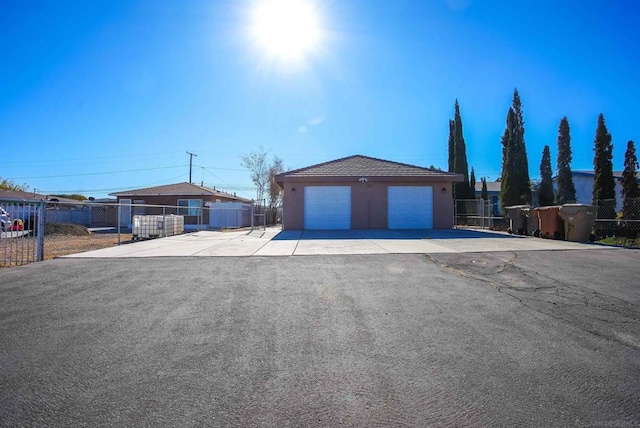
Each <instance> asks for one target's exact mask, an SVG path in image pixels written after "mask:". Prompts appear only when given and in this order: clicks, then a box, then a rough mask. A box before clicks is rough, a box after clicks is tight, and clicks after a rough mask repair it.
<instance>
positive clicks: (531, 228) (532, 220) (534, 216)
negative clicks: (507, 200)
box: [527, 208, 540, 237]
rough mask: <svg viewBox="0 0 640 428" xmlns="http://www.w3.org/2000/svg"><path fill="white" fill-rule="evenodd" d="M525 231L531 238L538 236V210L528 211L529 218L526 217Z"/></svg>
mask: <svg viewBox="0 0 640 428" xmlns="http://www.w3.org/2000/svg"><path fill="white" fill-rule="evenodd" d="M527 231H528V232H529V235H531V236H535V237H538V236H540V213H539V212H538V208H531V209H530V210H529V217H527Z"/></svg>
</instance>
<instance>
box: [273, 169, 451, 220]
mask: <svg viewBox="0 0 640 428" xmlns="http://www.w3.org/2000/svg"><path fill="white" fill-rule="evenodd" d="M283 184H284V194H283V220H282V223H283V229H286V230H300V229H304V188H305V187H306V186H351V228H352V229H386V228H387V187H388V186H432V187H433V227H434V229H450V228H452V227H453V199H452V198H451V194H452V183H451V182H448V181H447V182H442V181H436V182H428V181H403V180H388V181H373V180H369V181H367V182H365V183H360V182H358V179H357V178H350V179H349V180H341V181H321V180H318V181H305V182H303V181H296V182H285V183H283ZM443 189H444V190H443Z"/></svg>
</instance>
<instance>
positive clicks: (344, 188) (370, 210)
mask: <svg viewBox="0 0 640 428" xmlns="http://www.w3.org/2000/svg"><path fill="white" fill-rule="evenodd" d="M462 180H463V177H462V175H461V174H455V173H449V172H441V171H435V170H433V169H429V168H424V167H420V166H414V165H407V164H403V163H398V162H391V161H387V160H382V159H375V158H371V157H367V156H360V155H356V156H350V157H346V158H342V159H337V160H334V161H330V162H325V163H321V164H317V165H312V166H309V167H306V168H301V169H296V170H293V171H288V172H285V173H282V174H279V175H277V176H276V182H277V183H278V184H279V185H280V187H282V189H283V190H284V193H283V202H282V203H283V216H282V227H283V229H288V230H296V229H342V230H344V229H431V228H437V229H447V228H451V227H453V199H452V197H451V195H452V183H454V182H461V181H462Z"/></svg>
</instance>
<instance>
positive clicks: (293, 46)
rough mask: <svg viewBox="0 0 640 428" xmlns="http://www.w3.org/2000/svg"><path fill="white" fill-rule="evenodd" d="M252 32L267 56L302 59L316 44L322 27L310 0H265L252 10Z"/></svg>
mask: <svg viewBox="0 0 640 428" xmlns="http://www.w3.org/2000/svg"><path fill="white" fill-rule="evenodd" d="M252 33H253V37H254V38H255V39H256V41H257V42H258V44H259V45H260V46H261V47H262V48H263V49H265V50H266V53H267V55H268V56H270V57H272V58H274V59H276V60H278V61H291V60H301V59H304V57H305V56H306V55H307V54H308V53H310V52H311V51H313V49H314V48H316V47H317V44H318V42H319V41H320V36H321V31H320V23H319V16H318V11H317V8H316V7H315V6H314V4H313V3H312V2H311V1H310V0H263V1H259V2H258V3H257V4H256V5H255V7H254V10H253V22H252Z"/></svg>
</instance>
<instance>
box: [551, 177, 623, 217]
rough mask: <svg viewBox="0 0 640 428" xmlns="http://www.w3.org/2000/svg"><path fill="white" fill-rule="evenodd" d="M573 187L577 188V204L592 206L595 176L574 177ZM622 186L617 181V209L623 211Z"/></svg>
mask: <svg viewBox="0 0 640 428" xmlns="http://www.w3.org/2000/svg"><path fill="white" fill-rule="evenodd" d="M554 184H556V183H554ZM573 185H574V186H575V188H576V202H577V203H579V204H588V205H591V203H592V202H593V176H588V175H576V174H574V176H573ZM622 199H623V198H622V184H621V183H620V181H619V180H618V179H616V209H617V210H618V211H619V210H620V209H622Z"/></svg>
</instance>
